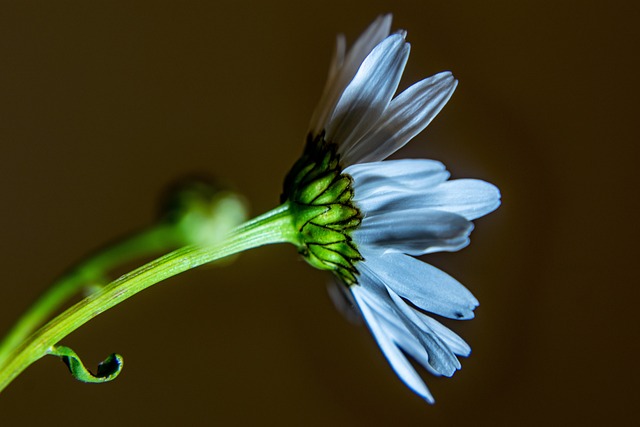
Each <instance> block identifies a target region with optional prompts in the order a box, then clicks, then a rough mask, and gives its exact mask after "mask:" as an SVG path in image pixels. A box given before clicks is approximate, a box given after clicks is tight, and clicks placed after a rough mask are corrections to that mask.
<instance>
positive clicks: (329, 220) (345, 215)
mask: <svg viewBox="0 0 640 427" xmlns="http://www.w3.org/2000/svg"><path fill="white" fill-rule="evenodd" d="M328 208H329V209H327V210H326V212H323V213H322V214H320V215H318V216H317V217H315V218H314V219H313V222H314V223H316V224H319V225H332V224H345V223H348V222H349V221H351V220H352V219H354V218H359V217H360V211H358V209H357V208H355V207H354V206H353V205H346V204H341V203H334V204H332V205H329V206H328Z"/></svg>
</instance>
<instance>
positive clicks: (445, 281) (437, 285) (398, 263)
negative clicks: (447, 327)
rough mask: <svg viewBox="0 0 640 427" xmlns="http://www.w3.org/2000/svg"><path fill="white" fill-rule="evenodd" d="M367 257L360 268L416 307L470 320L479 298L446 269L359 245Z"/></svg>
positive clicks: (360, 264) (449, 316)
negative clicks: (367, 271)
mask: <svg viewBox="0 0 640 427" xmlns="http://www.w3.org/2000/svg"><path fill="white" fill-rule="evenodd" d="M359 250H360V253H361V254H362V256H363V257H364V258H365V261H364V262H361V263H359V264H358V268H359V269H360V270H361V271H364V270H369V274H372V275H373V276H375V277H377V278H378V279H379V281H380V282H382V283H385V284H386V285H387V286H388V287H389V288H391V289H393V291H394V292H396V293H397V294H398V295H400V296H401V297H402V298H406V299H407V300H409V301H410V302H411V303H413V304H415V305H416V306H417V307H419V308H421V309H423V310H426V311H429V312H431V313H435V314H438V315H440V316H444V317H448V318H451V319H459V320H462V319H471V318H473V310H474V309H475V308H476V307H477V306H478V300H477V299H476V298H475V297H474V296H473V295H472V294H471V292H469V290H467V288H465V287H464V286H463V285H462V284H460V282H458V281H457V280H455V279H454V278H453V277H451V276H449V275H448V274H446V273H445V272H443V271H441V270H439V269H437V268H435V267H433V266H431V265H429V264H427V263H424V262H422V261H420V260H417V259H415V258H412V257H410V256H408V255H404V254H397V253H386V254H382V253H380V252H376V251H372V250H370V249H369V248H364V247H359Z"/></svg>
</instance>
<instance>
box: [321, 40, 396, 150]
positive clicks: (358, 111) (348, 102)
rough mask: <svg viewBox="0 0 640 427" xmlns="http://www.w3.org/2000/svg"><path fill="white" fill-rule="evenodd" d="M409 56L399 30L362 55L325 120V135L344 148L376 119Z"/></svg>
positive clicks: (388, 99) (392, 90)
mask: <svg viewBox="0 0 640 427" xmlns="http://www.w3.org/2000/svg"><path fill="white" fill-rule="evenodd" d="M408 57H409V44H408V43H407V42H405V41H404V38H403V37H402V36H401V35H400V34H395V35H392V36H389V37H387V38H386V39H384V40H383V41H382V42H381V43H380V44H379V45H378V46H376V47H375V48H374V49H373V50H372V51H371V53H370V54H369V56H367V57H366V58H365V60H364V61H363V62H362V65H361V66H360V68H359V69H358V72H357V73H356V75H355V76H354V78H353V80H352V81H351V83H349V85H348V86H347V87H346V88H345V90H344V92H343V93H342V96H341V97H340V100H339V101H338V104H337V105H336V108H335V110H334V112H333V114H332V115H331V118H330V119H329V122H328V124H327V134H326V138H327V140H328V141H329V142H333V143H336V144H338V146H339V152H340V150H346V149H348V148H349V146H350V145H351V144H352V143H355V142H356V141H357V140H358V139H360V138H361V137H362V136H363V135H364V134H365V133H367V132H368V131H369V129H370V128H371V126H372V125H373V124H374V123H375V122H376V121H377V120H378V118H379V117H380V115H381V114H382V113H383V111H384V110H385V108H387V106H388V105H389V101H391V98H392V97H393V94H394V93H395V91H396V89H397V88H398V83H399V82H400V77H401V76H402V71H403V70H404V66H405V64H406V63H407V58H408Z"/></svg>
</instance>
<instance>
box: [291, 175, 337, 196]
mask: <svg viewBox="0 0 640 427" xmlns="http://www.w3.org/2000/svg"><path fill="white" fill-rule="evenodd" d="M338 175H340V172H338V171H335V170H333V171H328V172H325V173H324V174H323V175H322V176H319V177H318V178H316V179H314V180H313V181H311V182H309V183H308V184H307V185H305V186H304V187H302V189H300V190H299V193H298V202H299V203H303V204H306V203H312V202H315V203H314V204H320V203H318V202H317V200H316V199H318V198H319V197H321V196H322V195H323V194H324V193H325V191H326V190H327V189H328V188H329V187H330V186H331V184H332V183H333V181H334V180H335V179H336V177H337V176H338Z"/></svg>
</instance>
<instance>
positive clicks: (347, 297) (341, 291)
mask: <svg viewBox="0 0 640 427" xmlns="http://www.w3.org/2000/svg"><path fill="white" fill-rule="evenodd" d="M327 292H328V294H329V297H330V298H331V301H332V302H333V305H334V306H335V307H336V309H337V310H338V311H339V312H340V313H342V315H343V316H344V317H345V319H347V320H348V321H349V322H351V323H354V324H361V323H362V317H361V315H360V311H359V310H358V307H357V306H356V304H355V301H354V300H353V295H352V294H351V292H349V290H348V289H347V288H346V287H345V285H344V284H343V283H338V282H336V281H331V282H329V283H328V284H327Z"/></svg>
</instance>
